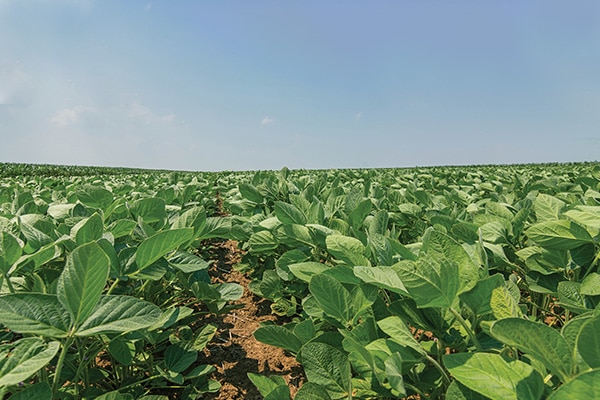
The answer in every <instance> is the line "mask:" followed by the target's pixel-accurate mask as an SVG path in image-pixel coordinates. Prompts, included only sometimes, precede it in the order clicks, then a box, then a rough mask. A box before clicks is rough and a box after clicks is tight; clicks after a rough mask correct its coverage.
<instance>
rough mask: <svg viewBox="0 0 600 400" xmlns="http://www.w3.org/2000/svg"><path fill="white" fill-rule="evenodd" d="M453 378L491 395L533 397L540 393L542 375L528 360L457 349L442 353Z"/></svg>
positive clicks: (516, 398)
mask: <svg viewBox="0 0 600 400" xmlns="http://www.w3.org/2000/svg"><path fill="white" fill-rule="evenodd" d="M444 365H445V366H446V368H447V369H448V371H449V372H450V373H451V374H452V376H453V377H454V378H456V380H457V381H459V382H460V383H462V384H463V385H465V386H466V387H468V388H469V389H471V390H474V391H476V392H479V393H481V394H483V395H484V396H487V397H489V398H491V399H498V400H504V399H506V400H521V399H528V400H537V399H540V398H541V397H542V395H543V393H544V382H543V381H542V377H541V376H540V375H539V374H538V373H537V372H536V371H535V370H534V369H533V367H531V366H530V365H528V364H525V363H524V362H522V361H518V360H514V361H511V362H506V361H505V360H504V359H503V358H502V357H501V356H500V355H497V354H488V353H457V354H450V355H445V356H444Z"/></svg>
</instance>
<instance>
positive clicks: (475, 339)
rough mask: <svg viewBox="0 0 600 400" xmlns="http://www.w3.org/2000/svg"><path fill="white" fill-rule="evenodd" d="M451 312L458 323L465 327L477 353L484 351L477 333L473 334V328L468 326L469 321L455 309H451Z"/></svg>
mask: <svg viewBox="0 0 600 400" xmlns="http://www.w3.org/2000/svg"><path fill="white" fill-rule="evenodd" d="M449 310H450V312H451V313H452V315H454V317H455V318H456V319H457V320H458V322H459V323H460V324H461V325H462V326H463V328H465V330H466V331H467V334H468V335H469V337H470V338H471V341H472V342H473V344H474V345H475V347H476V348H477V351H483V348H482V347H481V344H479V341H478V340H477V337H476V336H475V332H473V329H471V327H470V326H469V325H468V324H467V321H465V319H464V318H463V317H462V315H460V313H459V312H458V311H456V310H455V309H454V308H452V307H450V308H449Z"/></svg>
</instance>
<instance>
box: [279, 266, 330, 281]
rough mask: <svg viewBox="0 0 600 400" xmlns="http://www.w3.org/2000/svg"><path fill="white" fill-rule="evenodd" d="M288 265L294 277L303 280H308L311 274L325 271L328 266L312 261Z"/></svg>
mask: <svg viewBox="0 0 600 400" xmlns="http://www.w3.org/2000/svg"><path fill="white" fill-rule="evenodd" d="M288 267H289V269H290V271H291V272H292V274H294V276H295V277H296V278H298V279H301V280H303V281H304V282H310V280H311V279H312V277H313V276H315V275H318V274H320V273H321V272H325V271H327V270H328V269H329V268H330V267H328V266H327V265H325V264H322V263H318V262H314V261H307V262H302V263H297V264H290V265H289V266H288Z"/></svg>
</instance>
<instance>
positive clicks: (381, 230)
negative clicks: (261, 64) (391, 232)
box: [368, 210, 390, 236]
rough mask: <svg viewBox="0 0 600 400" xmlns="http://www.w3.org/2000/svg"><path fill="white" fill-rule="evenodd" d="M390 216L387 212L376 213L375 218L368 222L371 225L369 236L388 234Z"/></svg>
mask: <svg viewBox="0 0 600 400" xmlns="http://www.w3.org/2000/svg"><path fill="white" fill-rule="evenodd" d="M389 220H390V215H389V213H388V212H387V211H386V210H379V211H377V212H376V213H375V215H374V216H373V218H372V219H371V220H370V221H369V222H368V224H369V235H374V234H380V235H384V236H385V234H386V232H387V230H388V222H389Z"/></svg>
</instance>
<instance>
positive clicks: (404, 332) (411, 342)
mask: <svg viewBox="0 0 600 400" xmlns="http://www.w3.org/2000/svg"><path fill="white" fill-rule="evenodd" d="M377 326H379V328H380V329H381V330H382V331H383V332H384V333H385V334H387V335H388V336H389V337H391V338H392V339H393V340H394V341H395V342H396V343H398V344H400V345H402V346H406V347H410V348H411V349H413V350H415V351H417V352H418V353H421V354H423V355H426V352H425V350H424V349H423V348H422V347H421V345H420V344H419V342H417V340H416V339H415V338H414V336H413V334H412V333H411V332H410V330H409V329H408V326H407V325H406V323H404V321H402V319H401V318H400V317H396V316H391V317H387V318H384V319H382V320H381V321H377Z"/></svg>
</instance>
